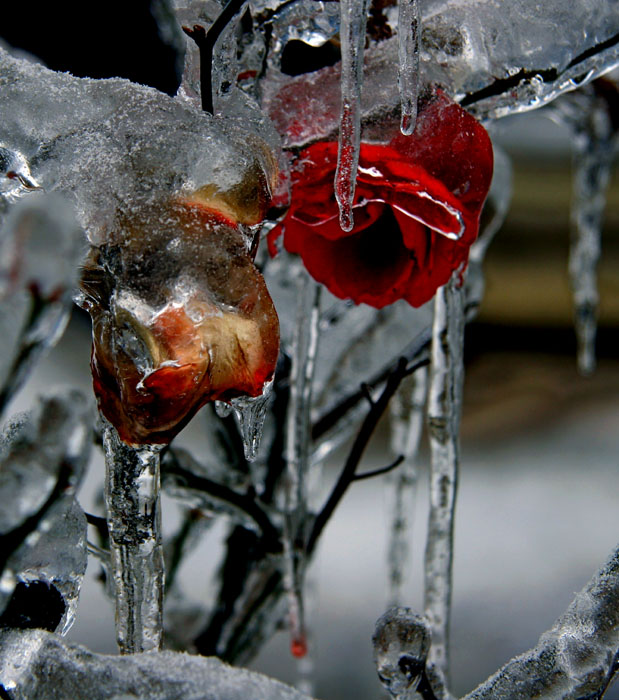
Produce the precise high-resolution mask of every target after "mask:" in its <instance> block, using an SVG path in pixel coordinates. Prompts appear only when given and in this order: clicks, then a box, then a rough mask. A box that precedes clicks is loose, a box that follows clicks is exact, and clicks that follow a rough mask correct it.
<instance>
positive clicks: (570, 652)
mask: <svg viewBox="0 0 619 700" xmlns="http://www.w3.org/2000/svg"><path fill="white" fill-rule="evenodd" d="M618 595H619V550H615V551H614V552H613V553H612V554H611V556H610V557H609V559H608V561H607V562H606V563H605V564H604V565H603V566H602V567H601V568H600V570H599V571H598V572H597V573H596V574H595V575H594V576H593V577H592V578H591V580H590V581H589V582H588V583H587V584H586V585H585V587H584V588H583V589H582V590H581V591H580V592H579V593H577V594H576V597H575V598H574V600H573V601H572V603H571V604H570V605H569V607H568V608H567V610H566V611H565V612H564V613H563V615H561V616H560V617H559V619H558V620H557V621H556V622H555V623H554V625H553V626H552V627H551V629H549V630H548V631H547V632H544V634H542V636H541V637H540V639H539V641H538V643H537V645H536V646H535V647H534V648H533V649H530V650H529V651H526V652H525V653H524V654H521V655H519V656H516V657H515V658H514V659H511V660H510V661H508V662H507V663H506V664H505V666H503V667H502V668H500V669H499V670H498V671H497V672H496V673H495V674H493V675H492V676H490V678H488V680H486V681H484V682H483V683H481V684H480V685H479V686H478V687H477V688H475V689H474V690H473V691H471V692H470V693H468V694H467V695H466V696H464V698H462V700H512V698H514V697H523V698H525V697H526V698H528V697H535V698H539V699H540V700H577V699H578V698H601V697H603V696H604V694H605V692H606V690H607V689H608V687H609V686H610V685H611V683H612V681H613V679H614V678H615V677H616V673H617V652H618V650H619V607H618V606H617V596H618Z"/></svg>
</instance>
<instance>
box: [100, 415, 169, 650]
mask: <svg viewBox="0 0 619 700" xmlns="http://www.w3.org/2000/svg"><path fill="white" fill-rule="evenodd" d="M103 442H104V449H105V466H106V483H105V500H106V507H107V521H108V529H109V534H110V550H111V554H112V569H113V575H114V592H115V597H116V638H117V642H118V646H119V649H120V652H121V653H122V654H135V653H138V652H141V651H149V650H153V649H159V648H160V646H161V632H162V604H163V586H164V566H163V550H162V545H161V510H160V496H159V492H160V477H159V449H158V446H144V447H140V448H133V447H130V446H129V445H126V444H125V443H123V442H122V441H121V440H120V438H119V436H118V433H117V432H116V429H115V428H114V427H113V426H111V425H110V424H107V423H106V425H105V428H104V437H103Z"/></svg>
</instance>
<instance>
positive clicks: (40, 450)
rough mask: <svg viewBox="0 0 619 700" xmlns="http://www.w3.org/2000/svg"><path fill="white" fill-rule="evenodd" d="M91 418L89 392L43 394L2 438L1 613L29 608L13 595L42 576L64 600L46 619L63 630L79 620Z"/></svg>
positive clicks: (0, 441)
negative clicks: (80, 493)
mask: <svg viewBox="0 0 619 700" xmlns="http://www.w3.org/2000/svg"><path fill="white" fill-rule="evenodd" d="M91 420H92V416H91V411H90V407H89V406H88V404H87V402H86V400H85V398H84V397H83V396H81V394H79V393H78V392H76V391H71V392H67V393H66V394H63V395H58V396H55V397H50V398H44V399H40V400H39V402H38V404H37V406H36V407H35V409H34V410H33V411H32V412H31V413H30V414H25V415H22V416H18V417H14V418H13V419H12V420H11V421H9V423H8V424H7V425H6V426H5V428H4V431H3V435H2V437H1V439H0V502H1V503H2V508H1V509H0V514H1V515H0V543H1V547H0V552H1V555H0V612H2V611H4V613H3V614H4V615H9V616H11V615H12V616H13V617H15V615H20V616H21V617H23V615H24V614H27V612H28V611H19V610H18V609H16V606H17V605H18V601H17V600H16V599H14V598H12V596H14V595H18V593H20V591H21V592H23V591H25V590H26V589H28V588H29V587H30V586H31V585H33V584H34V585H35V588H33V589H32V590H33V591H34V590H35V589H36V585H38V584H39V582H42V583H43V584H45V585H46V586H48V587H49V590H50V591H53V592H55V595H59V596H60V597H61V599H62V605H61V606H60V608H59V609H58V610H57V617H54V616H53V615H52V613H51V611H50V613H49V619H48V620H47V621H46V624H48V625H50V626H51V628H52V629H54V630H57V631H58V632H59V633H60V634H65V633H66V632H67V631H68V629H69V628H70V627H71V625H72V623H73V620H74V618H75V611H76V608H77V602H78V597H79V589H80V586H81V582H82V578H83V576H84V573H85V571H86V557H87V554H86V519H85V517H84V514H83V512H82V510H81V508H80V507H79V505H78V504H77V502H76V501H75V498H74V494H75V491H76V489H77V488H78V486H79V484H80V482H81V479H82V477H83V474H84V471H85V468H86V465H87V462H88V457H89V454H90V447H91ZM18 586H21V589H18V588H16V587H18ZM50 595H51V594H50ZM52 597H53V596H52ZM34 624H36V622H35V623H34Z"/></svg>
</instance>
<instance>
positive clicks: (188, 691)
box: [0, 630, 311, 700]
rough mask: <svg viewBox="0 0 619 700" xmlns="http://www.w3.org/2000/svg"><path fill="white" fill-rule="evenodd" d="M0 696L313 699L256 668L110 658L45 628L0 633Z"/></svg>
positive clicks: (176, 657)
mask: <svg viewBox="0 0 619 700" xmlns="http://www.w3.org/2000/svg"><path fill="white" fill-rule="evenodd" d="M0 697H3V698H9V700H31V699H32V698H37V700H54V699H55V698H78V697H79V698H88V700H109V699H110V698H117V699H118V700H120V698H121V697H122V698H129V697H131V698H135V699H136V700H138V699H140V700H146V699H147V698H148V699H150V700H152V699H153V698H155V697H157V698H165V699H166V700H250V699H251V700H311V699H310V698H309V697H308V696H307V695H303V694H302V693H300V692H298V691H296V690H294V688H291V687H289V686H287V685H284V684H283V683H280V682H279V681H276V680H273V679H271V678H268V677H267V676H264V675H262V674H260V673H256V672H255V671H247V670H245V669H240V668H232V667H231V666H228V665H227V664H225V663H223V662H222V661H220V660H219V659H215V658H209V659H205V658H201V657H199V656H190V655H189V654H181V653H177V652H172V651H164V652H161V653H160V654H134V655H132V656H107V655H104V654H95V653H93V652H91V651H89V650H88V649H86V648H85V647H83V646H78V645H77V644H69V643H67V642H65V641H63V640H62V638H61V637H59V636H57V635H54V634H49V633H48V632H44V631H43V630H4V631H0Z"/></svg>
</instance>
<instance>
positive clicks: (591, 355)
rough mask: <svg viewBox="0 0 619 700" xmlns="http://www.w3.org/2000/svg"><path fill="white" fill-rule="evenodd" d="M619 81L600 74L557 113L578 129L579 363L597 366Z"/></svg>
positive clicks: (575, 271) (573, 276) (575, 249)
mask: <svg viewBox="0 0 619 700" xmlns="http://www.w3.org/2000/svg"><path fill="white" fill-rule="evenodd" d="M616 94H617V85H616V84H615V83H613V82H611V81H610V80H607V79H604V78H602V79H600V80H598V81H596V82H595V83H593V84H592V85H591V86H589V87H588V89H585V90H582V91H580V92H578V93H575V94H572V95H566V96H565V97H564V98H562V99H561V100H558V101H557V103H556V108H555V109H554V111H553V113H554V114H555V115H556V118H558V119H560V120H562V121H564V122H565V123H566V124H567V125H568V127H569V128H570V129H571V131H572V133H573V139H572V143H573V171H574V173H573V187H572V189H573V195H572V206H571V223H572V237H571V245H570V259H569V273H570V280H571V286H572V295H573V302H574V327H575V330H576V338H577V341H578V368H579V370H580V372H581V373H582V374H585V375H587V374H591V373H592V372H593V370H594V369H595V337H596V331H597V309H598V302H599V294H598V285H597V263H598V260H599V257H600V251H601V235H602V226H603V222H604V209H605V207H606V189H607V187H608V182H609V180H610V175H611V169H612V163H613V159H614V146H615V142H616V135H617V123H616V118H614V117H613V113H612V108H611V100H613V99H615V96H616Z"/></svg>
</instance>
